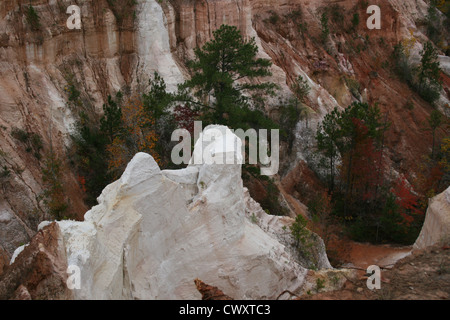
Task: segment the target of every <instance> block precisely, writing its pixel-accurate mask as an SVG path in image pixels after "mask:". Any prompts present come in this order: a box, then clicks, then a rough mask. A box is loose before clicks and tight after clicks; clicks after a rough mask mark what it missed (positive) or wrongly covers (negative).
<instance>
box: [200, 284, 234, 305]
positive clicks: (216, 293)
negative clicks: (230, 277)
mask: <svg viewBox="0 0 450 320" xmlns="http://www.w3.org/2000/svg"><path fill="white" fill-rule="evenodd" d="M194 283H195V286H196V287H197V290H198V291H199V292H200V293H201V294H202V300H233V298H231V297H229V296H227V295H226V294H225V293H223V292H222V290H220V289H219V288H217V287H213V286H210V285H207V284H206V283H204V282H203V281H201V280H199V279H195V281H194Z"/></svg>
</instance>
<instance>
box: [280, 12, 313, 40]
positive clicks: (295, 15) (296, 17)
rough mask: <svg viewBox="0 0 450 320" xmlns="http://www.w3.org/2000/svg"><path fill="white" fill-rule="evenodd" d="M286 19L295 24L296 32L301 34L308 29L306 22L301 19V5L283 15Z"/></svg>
mask: <svg viewBox="0 0 450 320" xmlns="http://www.w3.org/2000/svg"><path fill="white" fill-rule="evenodd" d="M285 17H286V19H288V20H291V21H292V22H294V24H295V25H296V26H297V30H298V32H300V33H301V34H302V35H304V34H305V33H306V31H307V30H308V23H307V22H306V21H305V20H304V19H303V10H302V8H301V7H299V8H298V9H296V10H294V11H292V12H290V13H288V14H286V15H285Z"/></svg>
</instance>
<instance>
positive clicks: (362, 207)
mask: <svg viewBox="0 0 450 320" xmlns="http://www.w3.org/2000/svg"><path fill="white" fill-rule="evenodd" d="M441 123H442V118H441V115H440V114H439V113H438V112H437V111H434V112H432V114H431V115H430V117H429V120H428V125H429V128H428V130H431V131H432V132H433V148H432V153H431V155H430V156H427V159H428V162H426V163H425V164H426V165H424V166H423V168H422V170H421V173H422V174H421V175H420V177H419V179H422V180H421V181H419V180H417V179H416V180H417V181H412V182H413V183H414V187H415V188H414V189H415V190H416V192H415V191H413V187H412V186H411V185H410V184H409V182H408V181H407V180H406V178H405V177H403V176H401V177H395V178H392V177H391V176H390V173H389V172H388V170H387V169H388V168H387V167H386V164H384V163H383V152H384V140H385V138H384V137H385V132H386V130H387V129H388V127H389V123H388V122H387V118H386V116H384V115H383V114H382V113H381V112H380V109H379V108H378V107H377V106H371V105H368V104H365V103H353V104H352V105H350V106H348V107H347V108H346V109H345V110H339V109H338V108H335V109H334V110H333V111H332V112H330V113H329V114H327V115H326V116H325V118H324V120H323V121H322V123H321V124H320V125H319V126H318V130H317V134H316V141H317V148H318V151H319V153H320V155H321V167H322V168H323V170H324V172H325V174H324V175H323V177H324V179H325V181H326V182H327V185H328V193H329V195H330V196H331V203H332V208H331V210H330V212H331V213H332V214H333V215H334V216H335V217H338V218H339V219H340V220H341V221H343V222H344V224H345V225H346V226H347V227H348V231H349V234H350V235H351V236H352V237H353V238H354V239H355V240H360V241H371V242H376V243H379V242H382V241H389V242H397V243H403V244H410V243H412V242H413V241H414V240H415V239H416V238H417V235H418V233H419V232H420V229H421V225H422V223H423V218H424V211H425V210H426V198H427V197H428V196H432V195H433V194H434V193H435V192H440V191H442V188H443V185H444V184H445V182H444V181H443V179H444V178H445V174H448V163H447V161H448V155H445V154H444V153H445V152H447V149H448V148H447V147H448V146H447V145H446V143H447V142H446V141H447V140H444V143H443V145H442V147H441V148H440V150H439V151H437V150H435V147H434V141H435V131H436V129H437V128H438V127H439V126H440V124H441ZM430 144H431V142H430ZM436 149H437V148H436ZM446 159H447V160H446ZM417 191H418V192H417ZM325 200H326V199H325ZM325 200H324V201H325Z"/></svg>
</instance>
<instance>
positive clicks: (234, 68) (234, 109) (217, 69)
mask: <svg viewBox="0 0 450 320" xmlns="http://www.w3.org/2000/svg"><path fill="white" fill-rule="evenodd" d="M213 35H214V39H213V40H211V41H209V42H207V43H206V44H205V45H204V46H203V47H202V48H201V49H200V48H197V49H196V50H195V57H196V58H195V60H194V61H190V62H189V64H188V65H189V67H190V69H191V71H192V72H193V76H192V78H191V80H189V81H187V82H186V83H185V87H188V88H191V89H194V90H195V92H196V96H197V97H198V98H200V99H201V100H202V101H203V105H202V106H203V110H202V111H203V112H206V113H209V112H211V109H212V119H211V121H212V122H216V123H220V124H226V125H229V124H230V123H231V122H232V121H233V120H234V119H236V120H237V119H242V116H244V117H245V115H244V114H242V111H243V110H246V109H248V107H249V104H248V96H249V95H250V96H252V97H253V98H254V102H261V101H258V100H256V99H255V98H256V97H263V96H264V95H266V94H272V93H273V90H274V88H275V85H274V84H272V83H268V82H263V83H257V84H253V83H251V80H252V79H255V78H259V77H264V76H269V75H271V72H270V70H269V67H270V66H271V62H270V61H269V60H267V59H262V58H257V52H258V47H257V46H256V43H255V39H254V38H252V39H250V40H244V38H243V37H242V35H241V33H240V31H239V30H238V29H237V28H236V27H234V26H227V25H222V26H221V27H220V28H219V29H218V30H216V31H214V33H213ZM244 93H245V94H246V95H244ZM211 97H212V98H213V101H214V102H212V103H211V102H210V101H209V100H210V98H211ZM227 119H228V120H227Z"/></svg>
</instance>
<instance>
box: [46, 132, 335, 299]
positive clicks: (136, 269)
mask: <svg viewBox="0 0 450 320" xmlns="http://www.w3.org/2000/svg"><path fill="white" fill-rule="evenodd" d="M210 129H219V130H220V131H221V132H222V133H225V132H226V133H227V137H228V139H229V138H230V137H232V138H233V139H234V142H236V145H237V146H238V148H237V149H236V150H240V140H239V138H237V136H235V135H234V134H233V133H231V131H229V129H228V128H226V127H219V126H209V127H207V128H206V129H205V131H204V133H205V134H206V135H207V132H208V130H210ZM222 137H225V135H222V136H221V137H220V138H219V139H216V140H215V141H213V142H211V143H212V145H209V144H208V143H207V142H203V150H206V149H207V147H208V150H210V151H211V153H212V154H214V155H216V156H217V155H220V154H221V152H222V151H221V150H222V149H221V143H222V141H223V140H221V138H222ZM199 147H200V146H199V144H198V142H197V145H196V149H195V150H194V153H195V152H198V148H199ZM231 149H233V148H231ZM231 149H230V150H231ZM226 151H227V150H226ZM229 152H232V154H231V156H232V157H231V159H234V160H235V164H203V165H189V166H188V167H187V168H186V169H183V170H177V171H173V170H163V171H161V170H160V169H159V167H158V164H157V163H156V162H155V160H154V159H153V158H152V157H151V156H150V155H148V154H145V153H139V154H137V155H136V156H135V157H134V158H133V160H132V161H131V162H130V163H129V164H128V167H127V169H126V170H125V172H124V174H123V175H122V177H121V178H120V179H119V180H118V181H116V182H114V183H112V184H111V185H109V186H107V187H106V188H105V190H104V191H103V193H102V195H101V196H100V197H99V199H98V200H99V205H97V206H95V207H94V208H92V210H90V211H89V212H87V213H86V215H85V221H84V222H74V221H61V222H58V224H59V226H60V228H61V232H62V234H63V237H64V246H65V250H66V254H67V259H68V265H76V266H78V267H79V268H80V269H81V289H80V290H74V297H75V299H200V298H201V295H200V293H199V292H198V291H197V289H196V286H195V283H194V280H195V279H197V278H198V279H202V281H205V282H206V283H208V284H212V285H214V286H217V287H219V288H221V290H223V291H224V292H225V293H226V294H227V295H229V296H232V297H234V298H236V299H271V298H272V299H274V298H276V297H277V296H278V295H279V294H280V293H281V292H283V291H284V290H289V291H291V292H294V293H295V292H299V291H300V290H301V287H302V285H303V283H304V278H305V275H306V273H307V269H306V268H305V267H304V266H302V265H300V264H299V263H298V262H297V261H296V258H295V256H294V255H293V254H291V252H292V250H289V249H288V248H287V246H288V244H287V243H286V245H285V244H283V243H282V241H281V240H280V239H277V233H280V232H281V229H282V226H283V219H284V220H285V224H284V225H286V224H289V223H291V222H292V219H291V220H289V219H290V218H286V217H270V216H268V215H267V214H265V212H264V211H263V210H262V209H261V207H260V206H259V204H257V203H256V202H254V201H253V200H252V199H251V198H250V196H249V195H248V192H247V191H246V190H244V188H243V185H242V179H241V165H240V164H239V160H240V159H239V158H240V152H238V153H236V152H234V151H232V150H231V151H229ZM253 214H254V215H255V216H257V217H258V220H259V224H260V225H262V224H264V225H265V229H266V230H267V232H266V231H263V229H261V227H259V226H258V225H257V224H255V223H252V222H251V220H250V216H251V215H253ZM286 219H287V220H286ZM288 220H289V221H288ZM44 224H46V223H44ZM42 226H43V225H41V227H42ZM321 248H322V250H323V246H322V247H321ZM319 266H320V267H322V268H331V266H330V264H329V262H328V259H327V257H326V254H325V253H324V251H322V252H321V257H320V259H319Z"/></svg>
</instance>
